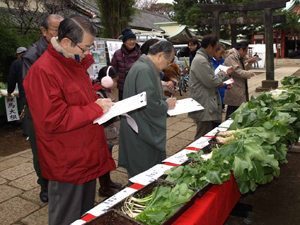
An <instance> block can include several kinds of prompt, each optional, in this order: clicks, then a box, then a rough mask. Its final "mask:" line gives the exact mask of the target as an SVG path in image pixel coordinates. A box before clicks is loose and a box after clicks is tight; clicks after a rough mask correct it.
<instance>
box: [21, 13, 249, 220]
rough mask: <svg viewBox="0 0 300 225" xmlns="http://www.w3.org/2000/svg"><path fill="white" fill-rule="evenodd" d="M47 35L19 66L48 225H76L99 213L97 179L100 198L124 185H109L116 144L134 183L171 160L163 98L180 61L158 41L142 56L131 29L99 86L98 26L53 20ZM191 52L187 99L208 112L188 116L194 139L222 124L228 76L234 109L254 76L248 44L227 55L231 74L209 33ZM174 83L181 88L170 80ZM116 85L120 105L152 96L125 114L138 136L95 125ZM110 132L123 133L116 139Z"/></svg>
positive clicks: (168, 102)
mask: <svg viewBox="0 0 300 225" xmlns="http://www.w3.org/2000/svg"><path fill="white" fill-rule="evenodd" d="M41 30H42V34H43V35H42V36H41V38H40V39H39V40H38V41H37V42H36V43H34V44H33V45H32V46H31V47H30V48H29V49H28V50H27V51H26V53H25V54H24V55H23V56H22V57H21V59H20V64H21V65H22V78H23V80H24V81H23V86H24V90H25V95H26V100H27V102H26V103H25V105H27V107H26V112H25V117H26V121H27V122H26V123H27V125H28V126H27V131H28V135H29V140H30V144H31V148H32V152H33V157H34V160H33V162H34V167H35V170H36V173H37V175H38V183H39V184H40V185H41V192H40V198H41V200H42V201H43V202H48V200H49V224H51V225H52V224H53V225H55V224H60V225H62V224H70V223H71V222H73V221H74V220H76V219H78V218H80V216H81V215H83V213H85V212H86V211H88V210H89V209H91V208H92V207H93V206H94V199H95V191H96V189H95V188H96V180H97V179H98V178H99V181H100V185H101V187H100V189H99V195H101V196H112V195H113V194H115V193H116V192H117V190H115V189H120V188H121V187H122V185H121V184H120V183H115V182H113V181H112V180H111V179H110V171H111V170H114V169H116V165H115V162H114V160H113V158H112V148H113V145H115V144H116V143H118V144H119V161H118V166H121V167H124V168H126V169H127V172H128V176H129V177H132V176H135V175H136V174H139V173H141V172H143V171H145V170H147V169H148V168H151V167H152V166H154V165H155V164H157V163H160V162H161V161H162V160H164V159H165V158H166V119H167V111H168V109H173V108H174V107H175V105H176V99H175V98H172V97H171V98H168V97H166V96H165V95H164V91H163V85H162V82H161V76H162V71H163V70H164V69H166V68H167V67H168V65H169V64H170V63H172V62H173V60H174V57H175V49H174V47H173V45H172V43H170V42H169V41H154V42H151V44H150V43H149V42H148V43H147V44H145V46H142V47H144V52H142V51H141V48H140V46H139V44H137V43H136V36H135V34H134V33H133V32H132V30H131V29H129V28H126V29H125V30H123V31H122V35H123V39H122V41H123V45H122V47H121V49H119V50H117V51H116V52H115V54H114V57H113V59H112V61H111V63H110V65H109V67H104V68H102V69H101V70H100V71H99V75H98V78H97V80H96V81H95V82H94V84H92V82H91V80H90V78H89V75H88V73H87V69H88V68H89V67H90V66H91V65H92V64H93V62H94V60H93V58H92V55H91V54H90V51H91V49H92V48H93V44H94V37H95V36H96V34H97V31H96V28H95V27H94V26H93V25H92V23H91V22H90V21H88V20H87V19H85V18H83V17H81V16H78V15H73V16H70V17H69V18H66V19H64V18H62V17H61V16H59V15H55V14H52V15H49V16H48V17H47V18H45V20H44V21H43V23H42V25H41ZM191 47H193V50H192V51H191V57H190V60H191V61H190V66H191V67H190V82H189V87H190V89H189V96H190V97H192V98H194V99H195V100H196V101H198V102H199V103H200V104H201V105H203V106H204V110H202V111H198V112H193V113H189V117H191V118H193V119H194V120H195V122H196V123H197V134H196V136H195V139H196V138H198V137H200V136H202V135H204V134H205V133H206V132H208V131H209V130H211V129H212V128H214V127H215V126H216V125H217V124H218V123H220V122H221V115H222V101H221V97H220V94H219V90H218V87H220V88H221V87H223V86H224V85H223V82H224V81H225V80H227V79H229V78H230V77H232V78H233V79H234V80H235V83H234V85H233V86H232V85H229V86H227V89H226V91H225V97H224V103H225V104H227V105H228V109H231V110H232V111H233V110H235V109H236V107H238V106H239V104H241V103H242V102H243V101H247V100H248V98H249V96H248V89H247V79H249V78H250V77H251V76H253V75H254V74H253V73H250V72H248V71H246V70H247V69H248V65H247V64H245V63H244V60H243V57H244V56H245V54H246V52H247V46H246V47H245V45H241V46H240V47H239V46H237V47H236V48H234V49H232V50H230V51H229V52H228V58H225V62H224V64H225V65H227V66H232V69H229V70H227V71H221V72H220V73H218V74H217V75H215V74H214V67H213V64H212V60H214V62H215V63H216V65H218V64H220V63H223V61H222V56H223V55H224V52H225V47H224V46H221V45H220V46H219V40H218V38H217V37H216V36H212V35H208V36H205V37H204V38H203V40H202V42H201V48H200V45H199V43H198V41H197V42H196V43H194V42H191ZM142 53H144V54H142ZM250 63H251V62H250ZM250 63H249V64H250ZM167 85H168V86H170V88H174V86H172V83H169V84H167ZM116 86H117V88H118V90H119V100H122V99H125V98H129V97H131V96H134V95H136V94H139V93H141V92H144V91H145V92H146V94H147V105H146V106H145V107H143V108H140V109H138V110H135V111H132V112H129V113H128V115H129V116H130V117H131V118H133V119H134V121H135V122H136V124H137V127H138V130H133V129H132V127H131V126H130V125H129V124H128V122H127V118H126V117H123V116H121V119H120V120H118V119H115V120H113V121H110V122H108V123H106V124H104V126H103V125H98V124H93V121H94V120H95V119H96V118H98V117H101V116H102V115H104V114H105V113H107V112H108V111H109V109H110V108H111V107H112V106H113V105H114V94H113V90H114V89H115V87H116ZM227 112H231V111H228V110H227ZM228 116H229V114H228ZM114 123H118V124H119V126H120V127H114ZM112 126H113V129H115V130H119V133H117V134H118V135H117V136H118V137H116V136H114V135H112V136H113V138H112V139H113V140H114V141H109V139H110V138H109V133H108V128H109V127H110V128H111V127H112ZM115 141H116V142H115Z"/></svg>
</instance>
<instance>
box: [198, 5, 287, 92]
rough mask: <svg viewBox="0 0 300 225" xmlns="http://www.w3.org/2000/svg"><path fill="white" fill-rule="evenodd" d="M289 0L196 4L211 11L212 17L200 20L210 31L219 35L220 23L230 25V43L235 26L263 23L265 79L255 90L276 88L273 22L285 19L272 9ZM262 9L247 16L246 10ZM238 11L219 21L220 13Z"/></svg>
mask: <svg viewBox="0 0 300 225" xmlns="http://www.w3.org/2000/svg"><path fill="white" fill-rule="evenodd" d="M288 1H289V0H273V1H263V2H252V3H235V4H198V7H199V8H200V9H201V11H202V12H204V13H212V14H213V18H212V19H204V20H202V24H205V25H211V26H212V33H213V34H214V35H217V36H218V37H219V36H220V25H225V24H230V27H231V43H232V46H235V44H236V36H237V32H236V26H237V25H245V24H264V27H265V42H266V80H264V81H262V87H260V88H257V91H267V90H270V88H277V87H278V81H275V80H274V52H273V42H274V41H273V23H279V22H284V21H285V16H283V15H281V16H280V15H274V16H273V10H274V9H280V8H284V7H285V4H286V2H288ZM259 10H263V11H264V16H261V17H247V16H246V13H247V12H248V11H259ZM224 12H238V17H236V18H229V19H224V18H222V20H221V21H220V13H224Z"/></svg>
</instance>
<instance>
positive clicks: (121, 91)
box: [119, 90, 123, 101]
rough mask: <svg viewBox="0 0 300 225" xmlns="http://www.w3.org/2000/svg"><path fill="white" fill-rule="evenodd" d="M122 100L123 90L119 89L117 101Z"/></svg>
mask: <svg viewBox="0 0 300 225" xmlns="http://www.w3.org/2000/svg"><path fill="white" fill-rule="evenodd" d="M121 100H123V90H119V101H121Z"/></svg>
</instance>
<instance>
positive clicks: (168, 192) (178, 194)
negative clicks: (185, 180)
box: [135, 184, 194, 225]
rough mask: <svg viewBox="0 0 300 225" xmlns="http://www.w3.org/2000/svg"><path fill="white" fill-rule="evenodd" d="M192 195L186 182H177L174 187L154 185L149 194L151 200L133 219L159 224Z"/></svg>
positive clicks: (192, 192)
mask: <svg viewBox="0 0 300 225" xmlns="http://www.w3.org/2000/svg"><path fill="white" fill-rule="evenodd" d="M193 195H194V191H193V190H191V189H189V188H188V186H187V185H186V184H177V185H176V186H175V187H174V188H171V187H170V186H166V185H162V186H159V187H155V188H154V189H153V193H152V194H151V200H150V201H149V202H147V203H146V204H145V206H146V207H145V209H144V210H143V211H142V212H141V213H139V214H138V215H137V216H136V217H135V219H137V220H139V221H142V222H144V223H146V224H153V225H156V224H161V223H163V222H164V221H165V220H166V219H167V218H169V217H171V216H172V215H173V214H174V213H175V212H176V211H177V210H178V209H179V208H180V207H181V206H182V205H183V204H184V203H186V202H188V201H189V200H190V199H191V197H192V196H193ZM140 200H141V199H140Z"/></svg>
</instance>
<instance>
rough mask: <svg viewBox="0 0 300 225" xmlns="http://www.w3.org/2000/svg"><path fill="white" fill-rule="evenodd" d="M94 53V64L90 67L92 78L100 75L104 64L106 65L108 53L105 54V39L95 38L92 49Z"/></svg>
mask: <svg viewBox="0 0 300 225" xmlns="http://www.w3.org/2000/svg"><path fill="white" fill-rule="evenodd" d="M91 54H92V55H93V59H94V61H95V62H94V64H93V65H91V66H90V68H89V69H88V72H89V75H90V78H91V80H94V79H96V78H97V77H98V72H99V71H100V69H101V68H102V67H104V66H106V63H107V62H106V54H105V41H103V40H100V39H99V38H95V41H94V48H93V49H92V51H91Z"/></svg>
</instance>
